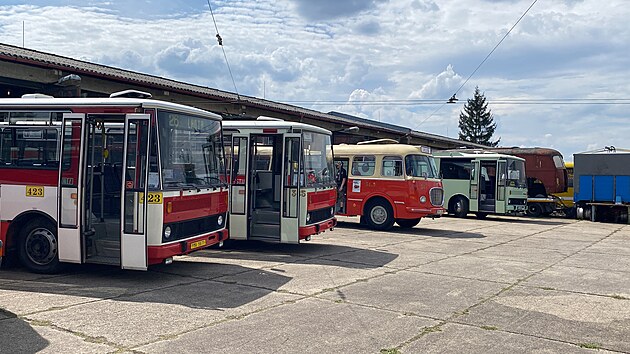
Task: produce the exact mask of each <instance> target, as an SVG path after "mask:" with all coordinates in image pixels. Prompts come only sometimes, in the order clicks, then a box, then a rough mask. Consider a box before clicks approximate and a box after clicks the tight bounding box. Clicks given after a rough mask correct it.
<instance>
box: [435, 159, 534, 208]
mask: <svg viewBox="0 0 630 354" xmlns="http://www.w3.org/2000/svg"><path fill="white" fill-rule="evenodd" d="M434 156H435V158H436V163H437V165H438V168H439V170H440V175H441V177H442V184H443V188H444V206H445V207H446V209H447V211H448V213H449V214H451V215H454V216H456V217H465V216H466V215H468V214H469V213H475V214H476V215H477V217H478V218H484V217H486V216H487V215H488V214H522V213H524V212H525V211H526V210H527V180H526V177H525V160H524V159H522V158H520V157H515V156H511V155H504V154H497V153H486V152H481V151H475V152H470V151H467V152H463V151H457V150H445V151H439V152H435V153H434Z"/></svg>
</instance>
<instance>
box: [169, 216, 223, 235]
mask: <svg viewBox="0 0 630 354" xmlns="http://www.w3.org/2000/svg"><path fill="white" fill-rule="evenodd" d="M219 218H221V219H219ZM219 221H221V222H220V223H219ZM225 222H226V214H225V213H222V214H216V215H210V216H206V217H203V218H198V219H192V220H186V221H179V222H174V223H169V224H165V225H164V228H166V227H170V229H171V234H170V235H169V237H166V236H165V235H164V232H162V242H172V241H176V240H181V239H184V238H188V237H192V236H198V235H203V234H207V233H210V232H213V231H217V230H220V229H222V228H224V227H225V226H224V225H225Z"/></svg>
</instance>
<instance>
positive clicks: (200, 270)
mask: <svg viewBox="0 0 630 354" xmlns="http://www.w3.org/2000/svg"><path fill="white" fill-rule="evenodd" d="M252 270H255V271H256V272H257V274H258V275H259V276H261V277H264V279H265V282H264V287H249V286H243V285H238V284H234V283H233V282H231V283H230V282H221V281H213V280H212V279H213V278H219V277H222V276H226V275H231V276H236V277H238V275H239V274H241V273H247V272H250V271H252ZM20 278H22V279H21V280H20ZM291 279H292V278H291V277H288V276H284V275H282V274H277V273H275V272H271V271H266V270H261V269H252V268H247V267H242V266H240V265H233V264H220V263H208V262H192V261H175V262H173V263H172V264H170V265H160V266H155V267H150V268H149V270H148V271H146V272H140V271H130V270H121V269H119V268H117V267H113V266H100V265H89V264H83V265H71V266H69V267H68V268H67V269H66V271H65V272H63V273H60V274H56V275H54V276H52V275H37V274H35V275H34V274H32V273H28V272H27V271H26V270H23V269H19V268H18V269H10V270H2V271H0V290H4V291H18V292H24V293H32V294H33V296H32V299H31V300H32V301H31V302H32V303H33V306H34V307H39V309H41V310H44V309H49V308H52V307H55V306H63V305H65V304H66V302H71V303H74V304H76V303H83V302H89V301H94V300H95V299H97V300H99V299H100V300H103V299H110V300H113V301H125V302H151V303H161V304H175V305H181V306H186V307H190V308H203V309H218V308H237V307H239V306H242V305H244V304H247V303H250V302H252V301H255V300H257V299H260V298H262V297H264V296H266V295H268V294H269V293H271V292H274V291H275V290H277V289H278V288H280V287H281V286H282V285H284V284H286V283H287V282H289V281H290V280H291ZM50 295H62V297H55V296H50ZM22 296H31V295H24V294H23V295H22ZM55 301H59V302H60V303H58V304H57V303H55ZM31 311H33V310H31ZM0 318H2V317H0ZM0 349H1V347H0ZM0 352H2V350H0Z"/></svg>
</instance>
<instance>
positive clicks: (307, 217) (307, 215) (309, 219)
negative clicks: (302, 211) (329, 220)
mask: <svg viewBox="0 0 630 354" xmlns="http://www.w3.org/2000/svg"><path fill="white" fill-rule="evenodd" d="M310 221H311V213H306V222H310Z"/></svg>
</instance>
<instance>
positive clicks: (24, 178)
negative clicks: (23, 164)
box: [0, 168, 59, 187]
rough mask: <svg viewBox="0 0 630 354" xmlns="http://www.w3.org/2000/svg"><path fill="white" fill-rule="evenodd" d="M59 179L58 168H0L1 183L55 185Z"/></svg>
mask: <svg viewBox="0 0 630 354" xmlns="http://www.w3.org/2000/svg"><path fill="white" fill-rule="evenodd" d="M58 181H59V171H58V170H44V169H23V168H0V184H16V185H20V186H26V185H34V184H35V185H39V186H48V187H55V186H57V182H58Z"/></svg>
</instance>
